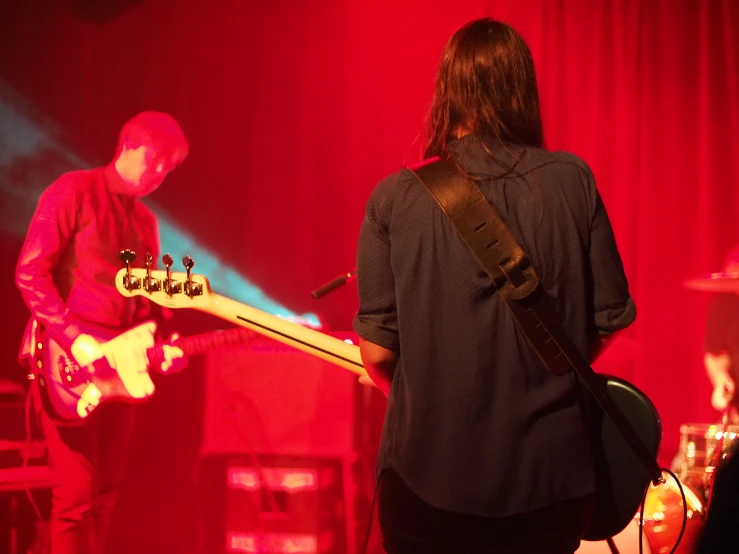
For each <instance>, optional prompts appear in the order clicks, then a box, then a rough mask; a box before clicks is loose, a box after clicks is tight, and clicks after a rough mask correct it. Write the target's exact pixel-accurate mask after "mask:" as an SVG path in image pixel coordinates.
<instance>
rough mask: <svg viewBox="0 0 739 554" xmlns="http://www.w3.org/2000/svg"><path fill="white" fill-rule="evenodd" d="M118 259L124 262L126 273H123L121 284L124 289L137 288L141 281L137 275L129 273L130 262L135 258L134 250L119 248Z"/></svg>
mask: <svg viewBox="0 0 739 554" xmlns="http://www.w3.org/2000/svg"><path fill="white" fill-rule="evenodd" d="M118 259H120V260H121V261H122V262H123V263H125V264H126V273H125V274H124V275H123V286H124V287H125V289H126V290H133V289H138V288H140V287H141V282H140V281H139V279H138V278H137V277H134V276H133V275H131V262H133V261H134V260H135V259H136V252H134V251H133V250H121V251H120V252H119V253H118Z"/></svg>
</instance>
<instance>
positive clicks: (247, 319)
mask: <svg viewBox="0 0 739 554" xmlns="http://www.w3.org/2000/svg"><path fill="white" fill-rule="evenodd" d="M210 297H211V301H210V302H209V303H208V304H207V305H202V306H198V307H197V308H196V309H198V310H201V311H204V312H207V313H210V314H211V315H214V316H216V317H220V318H221V319H225V320H226V321H230V322H231V323H233V324H235V325H238V326H240V327H245V328H247V329H251V330H252V331H254V332H256V333H259V334H260V335H263V336H266V337H269V338H272V339H274V340H276V341H279V342H281V343H283V344H286V345H288V346H292V347H294V348H297V349H298V350H302V351H303V352H306V353H307V354H311V355H313V356H316V357H318V358H321V359H323V360H325V361H327V362H329V363H332V364H335V365H338V366H340V367H343V368H344V369H348V370H349V371H351V372H352V373H356V374H357V375H367V372H366V371H365V369H364V365H363V364H362V357H361V356H360V354H359V347H358V346H356V345H354V344H349V343H346V342H344V341H343V340H341V339H338V338H336V337H332V336H330V335H326V334H324V333H321V332H320V331H316V330H314V329H309V328H307V327H303V326H302V325H298V324H297V323H292V322H291V321H286V320H284V319H281V318H279V317H277V316H274V315H272V314H268V313H267V312H263V311H261V310H258V309H256V308H252V307H251V306H247V305H245V304H241V303H239V302H236V301H235V300H231V299H230V298H226V297H225V296H221V295H219V294H211V295H210ZM178 346H179V343H178Z"/></svg>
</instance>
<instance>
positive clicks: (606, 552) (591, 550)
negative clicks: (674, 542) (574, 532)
mask: <svg viewBox="0 0 739 554" xmlns="http://www.w3.org/2000/svg"><path fill="white" fill-rule="evenodd" d="M613 542H615V543H616V548H618V552H619V554H639V521H638V520H637V519H636V518H635V519H634V520H632V521H631V522H630V523H629V524H628V525H627V526H626V529H624V530H623V531H621V532H620V533H619V534H618V535H616V536H615V537H613ZM575 554H611V549H610V548H609V547H608V543H607V542H606V541H597V542H590V541H582V542H581V543H580V548H578V549H577V551H576V552H575ZM642 554H653V552H652V549H651V547H650V545H649V537H648V536H647V535H646V534H645V533H642Z"/></svg>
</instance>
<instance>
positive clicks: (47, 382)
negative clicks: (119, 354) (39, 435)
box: [34, 323, 154, 425]
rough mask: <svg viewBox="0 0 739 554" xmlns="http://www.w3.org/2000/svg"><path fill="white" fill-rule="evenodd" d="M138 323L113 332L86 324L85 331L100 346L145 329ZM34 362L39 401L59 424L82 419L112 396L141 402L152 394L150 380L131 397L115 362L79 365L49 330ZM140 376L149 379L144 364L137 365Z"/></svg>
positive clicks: (78, 421)
mask: <svg viewBox="0 0 739 554" xmlns="http://www.w3.org/2000/svg"><path fill="white" fill-rule="evenodd" d="M145 325H146V324H145V323H144V324H141V325H138V326H136V327H133V328H131V329H129V330H128V331H126V332H125V333H121V334H119V335H116V334H115V333H113V332H111V331H109V330H102V329H99V328H88V329H86V333H87V334H90V335H92V336H93V337H95V339H97V340H98V342H100V343H101V344H102V346H103V351H104V352H105V351H106V350H107V349H106V344H109V343H110V341H112V340H115V339H117V340H125V339H126V338H131V337H135V336H138V335H139V334H141V333H143V332H146V331H143V329H142V328H143V327H144V326H145ZM39 344H40V345H41V346H40V348H37V349H36V354H35V356H34V362H35V364H36V368H37V370H36V374H37V379H38V384H39V390H40V395H41V401H42V403H43V405H44V408H45V410H46V413H47V414H48V415H49V417H51V419H52V420H53V421H54V422H56V423H58V424H62V425H74V424H80V423H82V422H84V421H85V420H86V419H87V418H88V417H89V416H90V415H91V414H92V413H93V412H94V411H95V410H96V409H97V408H98V407H99V406H100V405H102V404H104V403H106V402H108V401H111V400H124V401H128V402H137V401H138V402H140V401H143V400H146V399H148V398H149V397H150V396H151V395H153V394H154V388H153V384H152V385H151V386H150V387H147V388H148V389H150V390H151V392H150V393H149V394H144V395H138V397H134V396H132V395H131V393H130V392H129V391H128V389H127V388H126V386H125V385H124V383H123V380H122V379H121V377H120V375H119V373H118V370H117V369H116V368H115V366H114V363H110V361H112V360H110V359H108V363H105V361H103V363H95V364H94V365H93V366H87V367H80V366H79V365H78V364H77V363H76V362H75V360H74V358H73V357H72V356H71V355H70V354H69V353H68V352H67V351H66V350H65V349H64V348H63V347H62V346H61V345H60V344H59V343H58V342H56V341H55V340H54V339H53V338H51V337H49V336H48V334H44V335H43V336H42V337H41V338H40V341H39ZM138 369H139V371H137V372H136V373H140V374H141V376H139V377H138V378H139V379H146V380H149V381H150V378H149V376H148V374H147V370H148V368H147V367H141V368H138Z"/></svg>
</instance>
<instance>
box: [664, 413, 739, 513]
mask: <svg viewBox="0 0 739 554" xmlns="http://www.w3.org/2000/svg"><path fill="white" fill-rule="evenodd" d="M722 430H723V426H722V425H721V424H707V423H685V424H683V425H681V426H680V450H679V452H678V455H677V457H676V459H675V462H674V463H673V468H672V469H673V471H674V472H675V473H676V474H677V476H678V478H679V479H680V481H681V482H682V483H687V484H688V485H690V486H691V487H692V488H693V489H694V490H695V491H696V492H698V493H699V494H701V496H702V497H703V499H704V500H705V499H706V498H707V495H708V490H709V488H710V486H711V482H712V479H713V474H714V472H715V471H716V462H717V461H718V460H723V459H724V458H725V457H726V456H727V455H728V454H729V451H730V450H731V448H732V446H734V445H733V444H732V443H733V442H734V440H735V439H736V437H737V433H739V426H738V425H729V426H728V427H727V428H726V433H725V434H724V433H722ZM722 438H723V444H722V447H721V455H720V457H719V456H718V455H717V454H718V453H717V448H718V444H719V442H720V441H721V439H722Z"/></svg>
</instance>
